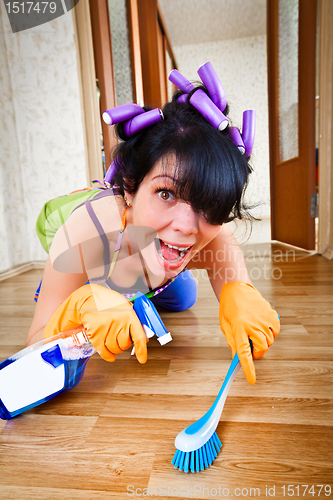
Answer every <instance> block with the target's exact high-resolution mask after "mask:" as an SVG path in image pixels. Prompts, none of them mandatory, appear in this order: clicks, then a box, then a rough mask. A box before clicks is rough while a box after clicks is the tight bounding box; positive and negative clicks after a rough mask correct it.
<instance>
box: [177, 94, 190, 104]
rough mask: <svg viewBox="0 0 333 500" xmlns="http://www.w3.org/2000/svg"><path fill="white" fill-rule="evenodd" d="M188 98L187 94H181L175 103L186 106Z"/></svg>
mask: <svg viewBox="0 0 333 500" xmlns="http://www.w3.org/2000/svg"><path fill="white" fill-rule="evenodd" d="M187 98H188V94H182V95H180V96H179V97H178V99H177V102H182V103H183V104H186V102H187Z"/></svg>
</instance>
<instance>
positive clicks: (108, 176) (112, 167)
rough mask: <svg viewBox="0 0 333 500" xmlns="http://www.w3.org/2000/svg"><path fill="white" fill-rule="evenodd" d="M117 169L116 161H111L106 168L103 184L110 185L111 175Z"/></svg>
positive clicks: (114, 173) (113, 174)
mask: <svg viewBox="0 0 333 500" xmlns="http://www.w3.org/2000/svg"><path fill="white" fill-rule="evenodd" d="M117 170H118V167H117V164H116V161H115V160H113V162H112V163H111V165H110V166H109V168H108V171H107V172H106V174H105V177H104V183H105V184H109V185H111V181H112V179H113V177H114V176H115V175H116V172H117Z"/></svg>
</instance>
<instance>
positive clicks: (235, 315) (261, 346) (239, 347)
mask: <svg viewBox="0 0 333 500" xmlns="http://www.w3.org/2000/svg"><path fill="white" fill-rule="evenodd" d="M219 317H220V326H221V330H222V332H223V333H224V335H225V336H226V339H227V343H228V345H229V347H230V348H231V350H232V356H234V355H235V354H236V352H237V354H238V357H239V361H240V363H241V365H242V368H243V370H244V373H245V376H246V378H247V381H248V382H249V383H250V384H251V385H253V384H255V382H256V373H255V369H254V363H253V359H258V358H261V357H262V356H263V355H264V354H265V353H266V352H267V351H268V348H269V347H270V346H271V345H272V344H273V342H274V339H275V337H276V336H277V334H278V333H279V331H280V321H279V317H278V314H277V312H276V311H274V309H272V307H271V305H270V304H269V302H267V301H266V300H265V299H264V298H263V297H262V295H261V294H260V293H259V292H258V290H256V289H255V288H254V287H253V286H252V285H250V284H249V283H244V282H241V281H231V282H229V283H225V284H224V285H223V287H222V291H221V293H220V313H219ZM249 339H251V340H252V343H253V353H251V347H250V343H249ZM252 355H253V358H252Z"/></svg>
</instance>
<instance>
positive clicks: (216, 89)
mask: <svg viewBox="0 0 333 500" xmlns="http://www.w3.org/2000/svg"><path fill="white" fill-rule="evenodd" d="M198 75H199V76H200V78H201V80H202V82H203V83H204V85H205V86H206V88H207V90H208V92H209V95H210V97H211V99H212V101H213V103H214V104H216V106H217V107H218V108H219V109H220V110H221V111H222V112H223V111H224V110H225V108H226V106H227V98H226V95H225V92H224V88H223V87H222V83H221V82H220V79H219V77H218V76H217V74H216V71H215V70H214V68H213V66H212V65H211V63H210V62H206V63H205V64H203V65H202V66H200V68H199V69H198Z"/></svg>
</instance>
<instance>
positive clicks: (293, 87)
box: [267, 0, 317, 250]
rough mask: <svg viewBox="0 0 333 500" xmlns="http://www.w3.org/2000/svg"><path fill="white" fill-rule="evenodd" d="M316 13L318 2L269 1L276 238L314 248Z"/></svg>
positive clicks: (270, 93)
mask: <svg viewBox="0 0 333 500" xmlns="http://www.w3.org/2000/svg"><path fill="white" fill-rule="evenodd" d="M316 15H317V0H267V48H268V96H269V134H270V172H271V209H272V212H271V214H272V215H271V223H272V224H271V225H272V239H274V240H279V241H282V242H284V243H288V244H291V245H295V246H298V247H302V248H305V249H308V250H313V249H314V248H315V219H314V217H313V215H314V214H311V196H312V195H314V194H315V190H316V187H315V182H316V181H315V74H316ZM312 199H313V198H312ZM311 215H312V216H311Z"/></svg>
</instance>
